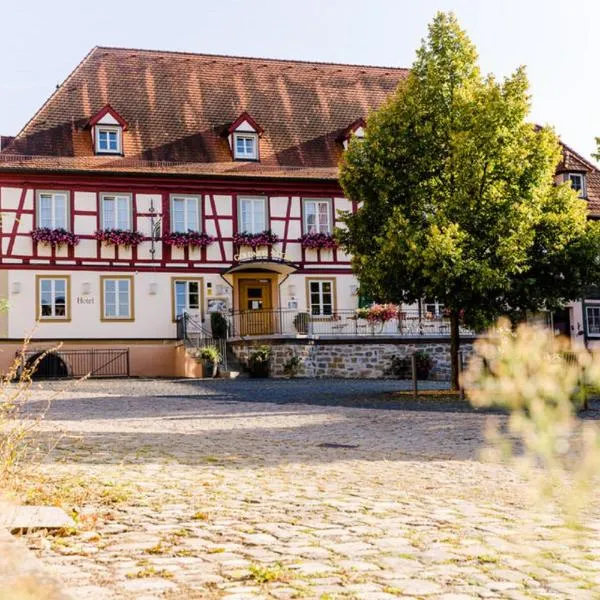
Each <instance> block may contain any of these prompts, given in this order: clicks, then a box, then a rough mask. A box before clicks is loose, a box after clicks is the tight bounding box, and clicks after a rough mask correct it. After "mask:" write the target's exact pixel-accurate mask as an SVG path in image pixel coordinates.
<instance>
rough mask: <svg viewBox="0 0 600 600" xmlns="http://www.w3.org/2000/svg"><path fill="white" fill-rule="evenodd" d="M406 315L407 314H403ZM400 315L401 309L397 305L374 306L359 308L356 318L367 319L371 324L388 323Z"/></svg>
mask: <svg viewBox="0 0 600 600" xmlns="http://www.w3.org/2000/svg"><path fill="white" fill-rule="evenodd" d="M402 314H404V315H406V313H402ZM399 315H400V312H399V307H398V306H397V305H396V304H373V305H372V306H369V307H368V308H357V309H356V318H357V319H366V320H367V321H369V322H371V323H387V321H391V320H392V319H396V318H398V317H399Z"/></svg>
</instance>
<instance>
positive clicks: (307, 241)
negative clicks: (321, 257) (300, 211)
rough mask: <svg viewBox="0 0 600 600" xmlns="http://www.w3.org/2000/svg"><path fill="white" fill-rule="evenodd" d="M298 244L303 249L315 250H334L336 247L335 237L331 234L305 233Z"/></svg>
mask: <svg viewBox="0 0 600 600" xmlns="http://www.w3.org/2000/svg"><path fill="white" fill-rule="evenodd" d="M300 244H301V245H302V247H303V248H310V249H316V250H318V249H321V248H326V249H334V248H337V246H338V244H337V241H336V239H335V237H334V236H333V235H332V234H331V233H317V232H316V231H313V232H311V233H305V234H304V235H303V236H302V237H301V238H300Z"/></svg>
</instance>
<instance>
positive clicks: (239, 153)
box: [233, 133, 258, 160]
mask: <svg viewBox="0 0 600 600" xmlns="http://www.w3.org/2000/svg"><path fill="white" fill-rule="evenodd" d="M233 157H234V158H235V159H237V160H258V135H257V134H256V133H234V134H233Z"/></svg>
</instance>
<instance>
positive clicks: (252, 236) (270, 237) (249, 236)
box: [233, 229, 279, 250]
mask: <svg viewBox="0 0 600 600" xmlns="http://www.w3.org/2000/svg"><path fill="white" fill-rule="evenodd" d="M278 241H279V237H278V236H276V235H275V234H274V233H273V232H272V231H271V230H270V229H267V230H266V231H261V232H260V233H248V232H247V231H243V232H242V233H236V234H234V236H233V243H234V244H235V245H236V246H250V247H251V248H252V249H253V250H254V249H256V248H258V247H259V246H272V245H273V244H276V243H277V242H278Z"/></svg>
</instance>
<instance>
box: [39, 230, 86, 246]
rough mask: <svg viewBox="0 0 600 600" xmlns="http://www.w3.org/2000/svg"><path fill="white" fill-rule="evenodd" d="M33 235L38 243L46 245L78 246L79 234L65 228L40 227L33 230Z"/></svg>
mask: <svg viewBox="0 0 600 600" xmlns="http://www.w3.org/2000/svg"><path fill="white" fill-rule="evenodd" d="M31 237H32V238H33V240H34V241H35V242H37V243H38V244H44V245H45V246H62V245H65V246H77V244H79V236H77V235H75V234H74V233H71V232H70V231H67V230H66V229H63V228H62V227H61V228H59V229H51V228H50V227H38V228H37V229H34V230H33V231H32V232H31Z"/></svg>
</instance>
